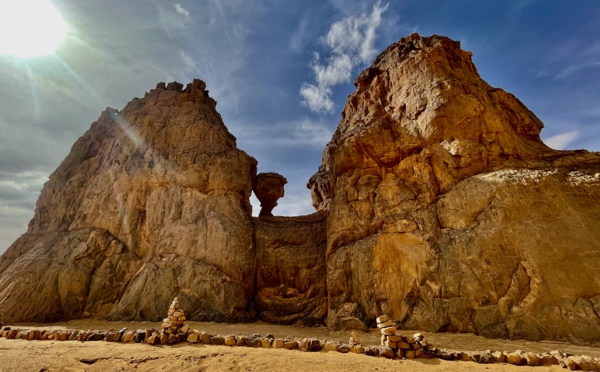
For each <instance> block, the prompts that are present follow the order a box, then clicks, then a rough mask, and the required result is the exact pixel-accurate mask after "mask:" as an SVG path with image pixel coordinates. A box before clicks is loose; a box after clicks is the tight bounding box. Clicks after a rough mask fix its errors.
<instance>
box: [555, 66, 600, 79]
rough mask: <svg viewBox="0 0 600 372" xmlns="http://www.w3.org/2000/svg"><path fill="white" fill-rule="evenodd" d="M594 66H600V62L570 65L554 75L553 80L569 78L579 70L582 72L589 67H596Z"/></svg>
mask: <svg viewBox="0 0 600 372" xmlns="http://www.w3.org/2000/svg"><path fill="white" fill-rule="evenodd" d="M596 66H600V61H587V62H583V63H578V64H575V65H570V66H568V67H566V68H564V69H562V70H561V71H560V72H559V73H558V74H556V75H555V76H554V79H555V80H562V79H566V78H568V77H569V76H571V75H573V74H575V73H577V72H579V71H581V70H584V69H587V68H590V67H596Z"/></svg>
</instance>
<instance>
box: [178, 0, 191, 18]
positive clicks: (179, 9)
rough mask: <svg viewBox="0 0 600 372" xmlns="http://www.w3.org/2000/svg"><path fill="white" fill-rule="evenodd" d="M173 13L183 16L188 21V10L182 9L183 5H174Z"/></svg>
mask: <svg viewBox="0 0 600 372" xmlns="http://www.w3.org/2000/svg"><path fill="white" fill-rule="evenodd" d="M175 11H176V12H177V13H179V14H181V15H182V16H184V17H185V18H186V19H190V12H189V10H187V9H186V8H184V7H183V5H181V4H180V3H175Z"/></svg>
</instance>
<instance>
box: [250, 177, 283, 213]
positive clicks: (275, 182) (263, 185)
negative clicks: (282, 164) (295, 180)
mask: <svg viewBox="0 0 600 372" xmlns="http://www.w3.org/2000/svg"><path fill="white" fill-rule="evenodd" d="M286 183H287V179H286V178H285V177H284V176H282V175H281V174H278V173H273V172H267V173H259V174H258V175H257V176H256V185H255V187H254V193H255V194H256V198H257V199H258V200H259V201H260V206H261V210H260V213H259V215H258V216H259V217H267V216H272V215H273V213H272V211H273V208H275V207H276V206H277V200H279V198H282V197H283V195H284V188H283V187H284V186H285V184H286Z"/></svg>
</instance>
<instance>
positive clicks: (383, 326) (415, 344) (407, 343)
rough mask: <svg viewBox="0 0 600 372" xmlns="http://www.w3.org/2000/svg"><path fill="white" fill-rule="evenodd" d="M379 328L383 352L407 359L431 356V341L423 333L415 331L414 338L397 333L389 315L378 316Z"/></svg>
mask: <svg viewBox="0 0 600 372" xmlns="http://www.w3.org/2000/svg"><path fill="white" fill-rule="evenodd" d="M377 328H379V330H380V331H381V346H382V347H381V353H382V354H385V353H387V354H391V355H390V357H393V356H395V357H396V358H406V359H414V358H427V357H430V355H429V354H430V353H429V343H428V342H427V340H425V338H424V337H423V335H422V334H420V333H415V334H414V335H413V337H412V338H408V337H403V336H400V335H399V334H396V330H397V329H396V324H395V323H394V322H392V321H391V320H390V318H389V317H388V316H387V315H382V316H380V317H379V318H377ZM392 355H393V356H392Z"/></svg>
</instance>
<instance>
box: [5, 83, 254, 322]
mask: <svg viewBox="0 0 600 372" xmlns="http://www.w3.org/2000/svg"><path fill="white" fill-rule="evenodd" d="M180 87H181V85H180V84H178V83H177V84H169V85H168V86H167V87H166V89H164V87H163V86H162V85H161V84H159V86H157V89H154V90H152V91H150V92H149V93H147V94H146V96H145V97H144V98H141V99H134V100H132V101H131V102H129V103H128V104H127V106H126V107H125V108H124V109H123V110H122V111H121V112H118V111H117V110H114V109H107V110H106V111H105V112H103V113H102V115H101V116H100V118H99V119H98V121H97V122H95V123H94V124H92V126H91V128H90V129H89V130H88V131H87V132H86V133H85V134H84V135H83V136H82V137H81V138H80V139H79V140H78V141H77V142H76V143H75V144H74V146H73V148H72V149H71V152H70V154H69V155H68V156H67V158H66V159H65V160H64V161H63V163H62V164H61V165H60V166H59V168H58V169H57V170H56V171H55V172H54V173H53V174H52V175H51V176H50V180H49V181H48V182H47V183H46V185H45V186H44V188H43V190H42V193H41V196H40V198H39V200H38V203H37V206H36V212H35V216H34V218H33V220H32V221H31V222H30V225H29V229H28V231H27V232H26V233H25V234H24V235H23V236H22V237H21V238H20V239H18V240H17V241H16V242H15V243H14V244H13V245H12V246H11V247H10V248H9V249H8V251H7V252H6V253H5V254H4V255H3V256H2V258H0V288H1V289H0V308H2V309H3V310H4V314H10V317H9V316H6V318H7V319H9V320H10V321H23V320H28V321H31V320H36V321H52V320H58V319H65V318H77V317H82V316H108V317H109V318H111V319H151V320H158V319H160V318H161V314H160V313H161V309H164V308H165V307H167V306H168V304H169V302H170V301H171V299H172V298H173V296H178V297H179V298H180V300H181V303H182V306H184V307H185V308H186V309H188V312H189V314H190V315H192V316H193V317H194V318H195V319H205V320H228V321H243V320H249V319H252V318H253V316H254V315H253V310H252V307H251V302H252V295H253V282H254V274H255V270H256V262H255V252H254V244H253V239H252V236H253V233H252V231H253V227H252V223H251V217H250V211H251V207H250V204H249V197H250V193H251V190H252V179H253V177H254V176H255V175H256V161H255V160H254V159H253V158H252V157H250V156H248V155H246V154H245V153H244V152H243V151H240V150H238V149H237V148H236V143H235V138H234V137H233V136H232V135H231V134H230V133H229V132H228V131H227V129H226V128H225V126H224V124H223V122H222V120H221V117H220V115H219V114H218V113H217V112H216V111H215V106H216V102H215V101H214V100H213V99H212V98H210V97H209V96H208V91H206V90H205V84H204V82H202V81H200V80H195V81H194V82H193V83H191V84H189V85H188V86H187V87H186V88H185V89H184V90H181V89H180ZM173 291H176V292H175V293H173ZM23 299H28V300H27V301H23Z"/></svg>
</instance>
